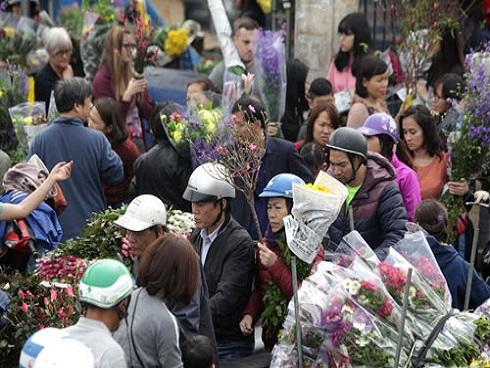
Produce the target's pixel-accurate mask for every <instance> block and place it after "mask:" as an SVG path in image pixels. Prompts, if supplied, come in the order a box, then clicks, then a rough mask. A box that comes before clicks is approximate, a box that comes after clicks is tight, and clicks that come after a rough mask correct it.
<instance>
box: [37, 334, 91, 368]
mask: <svg viewBox="0 0 490 368" xmlns="http://www.w3.org/2000/svg"><path fill="white" fill-rule="evenodd" d="M66 367H70V368H95V359H94V355H93V354H92V352H91V351H90V349H89V348H88V347H87V346H86V345H84V344H83V343H81V342H80V341H78V340H75V339H73V338H71V337H66V338H64V339H61V340H59V341H57V342H55V343H54V344H50V345H48V346H46V348H44V349H43V350H42V351H41V352H40V353H39V355H38V356H37V359H36V361H35V362H34V367H33V368H66Z"/></svg>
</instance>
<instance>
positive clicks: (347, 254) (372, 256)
mask: <svg viewBox="0 0 490 368" xmlns="http://www.w3.org/2000/svg"><path fill="white" fill-rule="evenodd" d="M327 257H328V258H329V259H330V260H331V261H332V262H334V263H336V264H338V265H339V266H342V267H349V266H350V265H351V263H352V262H353V261H354V260H355V259H356V258H361V259H362V260H363V261H364V262H365V263H367V264H368V265H370V266H371V267H377V266H378V264H379V262H380V261H379V259H378V257H377V256H376V253H374V251H373V250H372V249H371V247H370V246H369V245H368V243H366V241H365V240H364V238H363V237H362V236H361V234H359V232H357V231H355V230H354V231H351V232H350V233H349V234H347V235H345V236H344V237H343V238H342V240H341V242H340V244H339V245H338V246H337V248H336V249H335V251H334V252H333V253H330V254H329V255H328V256H327Z"/></svg>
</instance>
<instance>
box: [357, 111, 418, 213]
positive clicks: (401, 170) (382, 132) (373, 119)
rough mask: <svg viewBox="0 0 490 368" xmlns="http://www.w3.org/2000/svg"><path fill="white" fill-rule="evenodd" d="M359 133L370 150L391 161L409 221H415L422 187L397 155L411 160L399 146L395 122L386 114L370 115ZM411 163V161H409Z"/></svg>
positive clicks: (415, 174) (412, 172)
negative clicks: (364, 138)
mask: <svg viewBox="0 0 490 368" xmlns="http://www.w3.org/2000/svg"><path fill="white" fill-rule="evenodd" d="M359 131H360V132H361V133H362V134H363V135H364V136H365V137H366V140H367V143H368V150H369V151H372V152H376V153H379V154H381V155H382V156H384V157H386V158H387V159H388V160H390V162H391V164H392V165H393V167H394V168H395V171H396V179H395V180H396V183H397V184H398V187H399V188H400V193H401V195H402V197H403V203H404V204H405V208H406V210H407V214H408V219H409V220H410V221H413V219H414V217H415V210H416V209H417V206H418V205H419V203H420V202H421V201H422V198H421V196H420V185H419V179H418V177H417V173H416V172H415V171H414V170H413V169H412V168H410V167H409V166H408V165H406V164H404V163H403V162H402V161H400V160H399V159H398V157H397V155H396V153H395V145H397V147H396V151H397V152H398V154H403V155H404V157H403V158H404V159H409V155H408V152H407V150H406V149H404V146H402V144H404V143H402V142H400V144H399V140H398V128H397V125H396V122H395V120H394V119H393V118H392V117H391V116H390V115H388V114H386V113H376V114H372V115H370V116H369V117H368V118H367V119H366V121H365V122H364V125H363V126H362V127H361V128H359ZM408 162H410V161H408Z"/></svg>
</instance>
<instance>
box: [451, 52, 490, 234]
mask: <svg viewBox="0 0 490 368" xmlns="http://www.w3.org/2000/svg"><path fill="white" fill-rule="evenodd" d="M465 63H466V70H467V72H466V74H465V86H466V88H465V89H464V91H463V92H464V93H463V95H464V97H463V105H464V112H463V116H462V120H461V121H457V122H456V124H455V126H453V127H452V129H451V130H452V131H451V132H450V133H449V138H448V148H449V156H450V157H449V159H450V170H449V173H448V174H449V176H450V179H451V180H455V181H459V180H460V179H462V178H464V179H466V180H471V179H480V180H481V179H483V178H484V177H488V173H489V172H490V164H489V163H490V43H489V44H487V46H486V48H485V49H484V50H483V51H482V52H474V53H470V54H468V55H467V56H466V62H465ZM443 202H444V205H445V206H446V208H447V209H448V213H449V225H450V226H451V228H454V226H455V224H456V221H457V218H458V215H459V214H461V213H463V212H464V203H463V198H462V197H456V196H453V195H451V194H449V193H446V194H445V195H444V196H443ZM453 240H454V235H453V237H452V238H451V239H450V242H452V241H453Z"/></svg>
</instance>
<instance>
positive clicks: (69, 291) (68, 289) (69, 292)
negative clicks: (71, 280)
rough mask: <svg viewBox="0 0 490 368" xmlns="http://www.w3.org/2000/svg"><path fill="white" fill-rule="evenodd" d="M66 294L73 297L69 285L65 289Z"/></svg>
mask: <svg viewBox="0 0 490 368" xmlns="http://www.w3.org/2000/svg"><path fill="white" fill-rule="evenodd" d="M66 294H67V295H68V296H73V288H72V287H71V285H70V286H68V287H67V288H66Z"/></svg>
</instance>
